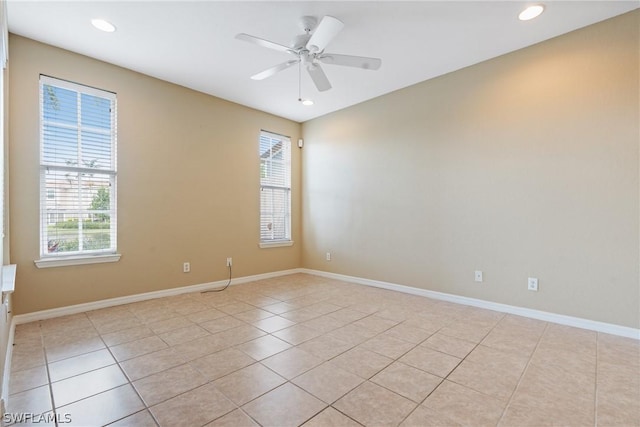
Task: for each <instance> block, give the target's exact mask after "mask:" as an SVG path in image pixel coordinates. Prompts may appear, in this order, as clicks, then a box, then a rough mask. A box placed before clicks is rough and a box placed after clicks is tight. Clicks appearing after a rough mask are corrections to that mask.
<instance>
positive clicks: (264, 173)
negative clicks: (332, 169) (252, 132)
mask: <svg viewBox="0 0 640 427" xmlns="http://www.w3.org/2000/svg"><path fill="white" fill-rule="evenodd" d="M290 241H291V141H290V140H289V138H288V137H286V136H282V135H276V134H273V133H269V132H265V131H262V132H260V242H261V243H264V244H276V243H288V242H290Z"/></svg>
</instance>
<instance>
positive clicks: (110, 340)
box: [102, 326, 153, 347]
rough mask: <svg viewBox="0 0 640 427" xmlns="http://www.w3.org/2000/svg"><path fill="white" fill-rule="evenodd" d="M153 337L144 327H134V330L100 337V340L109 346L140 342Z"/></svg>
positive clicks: (124, 330)
mask: <svg viewBox="0 0 640 427" xmlns="http://www.w3.org/2000/svg"><path fill="white" fill-rule="evenodd" d="M152 335H153V331H152V330H151V329H149V328H148V327H146V326H136V327H134V328H129V329H123V330H121V331H117V332H111V333H108V334H104V335H102V339H103V340H104V342H105V343H106V344H107V345H108V346H109V347H113V346H116V345H118V344H124V343H127V342H131V341H136V340H140V339H142V338H147V337H150V336H152Z"/></svg>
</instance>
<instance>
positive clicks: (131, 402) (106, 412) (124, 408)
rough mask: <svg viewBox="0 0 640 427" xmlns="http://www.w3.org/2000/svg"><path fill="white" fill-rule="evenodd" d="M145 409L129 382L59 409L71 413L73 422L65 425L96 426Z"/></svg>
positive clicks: (64, 412) (62, 412) (60, 411)
mask: <svg viewBox="0 0 640 427" xmlns="http://www.w3.org/2000/svg"><path fill="white" fill-rule="evenodd" d="M142 409H144V404H143V403H142V401H141V400H140V398H139V397H138V395H137V394H136V392H135V391H134V390H133V387H131V385H129V384H125V385H122V386H120V387H117V388H114V389H111V390H108V391H105V392H103V393H100V394H97V395H95V396H92V397H89V398H87V399H82V400H79V401H77V402H75V403H72V404H71V405H67V406H63V407H62V408H60V409H58V413H61V414H69V415H70V417H71V422H70V423H69V424H64V425H65V426H83V427H86V426H96V425H105V424H109V423H111V422H113V421H117V420H119V419H121V418H124V417H126V416H128V415H131V414H134V413H136V412H138V411H140V410H142Z"/></svg>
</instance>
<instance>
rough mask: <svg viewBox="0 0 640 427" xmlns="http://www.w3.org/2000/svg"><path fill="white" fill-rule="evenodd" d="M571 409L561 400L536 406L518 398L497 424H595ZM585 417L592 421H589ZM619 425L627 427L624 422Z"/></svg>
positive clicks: (571, 426) (579, 426) (535, 426)
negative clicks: (553, 403)
mask: <svg viewBox="0 0 640 427" xmlns="http://www.w3.org/2000/svg"><path fill="white" fill-rule="evenodd" d="M573 411H574V409H573V408H567V407H563V404H562V402H561V401H559V402H558V404H557V405H551V406H549V405H544V406H537V405H536V404H535V403H533V402H524V401H521V400H519V401H514V402H512V403H511V404H510V405H509V406H508V407H507V409H506V411H505V413H504V415H503V417H502V419H501V420H500V424H499V425H500V426H501V427H510V426H513V427H521V426H527V427H547V426H548V427H552V426H554V427H555V426H566V427H583V426H587V425H595V424H594V421H593V417H592V416H591V415H588V414H587V416H586V417H585V414H581V413H578V412H573ZM587 419H591V420H592V421H591V422H590V423H589V422H588V421H587ZM598 425H600V424H598ZM605 425H606V424H605ZM621 425H622V426H625V427H627V426H626V425H624V424H621ZM632 425H633V424H632Z"/></svg>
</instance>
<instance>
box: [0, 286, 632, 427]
mask: <svg viewBox="0 0 640 427" xmlns="http://www.w3.org/2000/svg"><path fill="white" fill-rule="evenodd" d="M285 301H286V302H285ZM223 307H225V308H224V310H226V311H227V313H225V312H224V311H221V310H220V308H223ZM283 313H287V314H286V315H285V316H279V314H283ZM267 316H268V317H267ZM285 317H288V318H289V319H290V320H288V319H286V318H285ZM292 320H293V321H292ZM296 322H301V323H296ZM398 322H400V323H399V324H396V323H398ZM205 326H206V328H205ZM152 328H153V330H152ZM154 331H155V332H154ZM156 333H157V334H159V335H156ZM267 333H270V334H272V335H266V334H267ZM99 334H101V335H99ZM374 335H375V336H374ZM338 337H340V339H339V338H338ZM363 338H364V339H363ZM103 340H104V341H103ZM145 340H146V341H145ZM345 340H346V341H345ZM165 341H166V342H165ZM478 343H479V344H478ZM104 344H106V345H108V346H109V347H110V348H111V349H115V350H114V353H116V354H118V357H119V358H120V359H121V360H123V361H122V363H121V365H122V369H123V371H124V373H125V375H126V376H128V377H130V378H132V379H133V381H135V382H136V385H137V386H140V388H141V390H143V391H142V394H143V395H144V396H145V398H146V399H148V400H149V401H150V402H151V403H154V402H159V401H160V400H163V399H167V400H164V401H163V402H162V403H167V402H169V401H171V400H173V399H177V398H179V397H180V396H183V395H185V394H188V393H191V392H194V391H195V389H194V387H196V388H201V387H202V385H201V384H202V383H203V382H204V381H215V384H208V386H211V387H212V388H213V389H216V388H215V386H216V384H218V385H222V386H223V387H226V389H225V390H226V392H227V393H229V394H231V395H234V393H235V399H236V400H238V401H239V402H241V404H245V403H248V405H247V406H249V405H252V404H253V402H257V401H264V402H267V401H268V399H267V397H266V396H267V394H268V395H269V398H270V399H271V400H273V401H275V400H276V399H274V398H273V396H277V395H278V393H277V392H276V391H277V390H279V389H278V387H280V386H281V385H282V384H285V383H286V379H285V378H281V376H279V375H278V374H276V373H275V372H274V371H273V370H271V369H270V368H267V367H266V364H267V363H270V364H271V365H272V367H273V368H274V369H277V370H280V371H281V373H282V375H286V376H287V378H290V379H291V382H292V383H294V384H296V383H297V385H294V384H291V383H287V385H286V386H285V387H281V388H282V389H289V390H294V391H295V390H300V392H296V393H295V394H299V395H300V394H301V393H302V394H301V395H302V396H304V395H305V392H306V393H309V395H310V396H314V397H313V398H319V399H320V400H323V399H324V400H326V402H324V403H323V405H326V404H327V403H328V402H331V401H334V400H335V399H338V400H337V401H335V403H336V405H337V404H338V402H341V401H342V402H345V401H346V398H347V397H349V396H351V397H353V396H357V395H358V394H357V393H356V391H358V389H360V390H361V391H362V390H363V389H364V388H369V389H371V387H373V388H374V389H375V388H376V387H378V388H380V389H382V390H383V391H385V392H386V393H391V395H392V396H397V397H398V398H400V399H403V398H404V397H408V398H410V399H414V400H415V401H413V402H412V404H414V405H415V404H416V402H418V401H420V399H421V398H423V396H425V393H427V394H428V389H429V388H433V385H432V384H430V381H429V380H431V379H434V381H440V379H435V377H434V375H436V376H444V375H446V374H447V373H448V372H449V370H450V368H451V365H452V364H454V362H456V361H458V360H459V359H461V358H464V359H465V360H464V361H463V362H462V363H460V364H458V365H457V366H456V367H455V369H454V370H453V371H452V372H450V373H449V376H448V377H447V380H446V381H445V382H443V383H441V384H440V385H439V386H438V387H437V388H436V389H435V390H433V391H432V392H431V394H430V395H428V396H427V397H426V399H425V400H424V402H423V404H421V405H420V406H418V407H417V408H416V409H415V410H412V411H411V413H410V414H409V413H407V415H408V416H407V417H406V418H402V419H400V418H399V417H398V420H397V422H396V423H395V424H397V423H403V424H402V425H404V426H413V425H415V426H420V427H422V426H429V425H439V426H448V425H452V426H453V425H456V422H457V423H460V424H467V425H469V424H471V425H474V426H476V425H495V424H496V422H497V421H496V416H497V415H496V414H498V412H499V410H501V406H502V405H505V404H506V402H507V401H508V400H507V399H508V398H509V397H511V400H510V401H509V402H510V404H509V407H508V408H505V409H504V416H503V417H502V418H501V419H500V421H499V424H500V425H501V426H510V425H514V426H522V425H530V426H546V425H550V426H551V425H563V426H565V425H566V426H574V425H575V426H584V425H598V426H608V425H612V426H622V425H624V426H625V427H626V426H627V425H628V426H632V425H634V426H640V403H638V402H640V343H639V342H638V341H637V340H632V339H626V338H621V337H616V336H611V335H607V334H602V333H595V332H593V331H588V330H582V329H577V328H573V327H568V326H563V325H557V324H548V323H546V322H542V321H538V320H534V319H527V318H523V317H519V316H513V315H504V314H502V313H497V312H493V311H490V310H484V309H479V308H474V307H468V306H461V305H457V304H453V303H448V302H443V301H435V300H429V299H427V298H421V297H417V296H413V295H407V294H401V293H397V292H393V291H389V290H383V289H375V288H368V287H363V286H360V285H356V284H352V283H346V282H341V281H336V280H333V279H326V278H321V277H315V276H310V275H305V274H295V275H290V276H285V277H278V278H272V279H265V280H261V281H256V282H253V283H247V284H244V285H242V286H236V287H232V288H230V289H228V290H227V291H226V292H224V293H217V294H201V293H199V292H195V293H190V294H183V295H179V296H174V297H167V298H159V299H154V300H148V301H142V302H139V303H134V304H128V305H124V306H119V307H110V308H106V309H100V310H95V311H92V312H88V313H80V314H76V315H71V316H64V317H61V318H56V319H48V320H46V321H42V322H32V323H30V324H23V325H18V326H16V330H15V336H14V346H13V348H12V350H13V351H12V353H13V354H12V366H11V381H10V393H11V396H10V399H9V402H8V409H9V410H10V411H18V410H22V411H23V412H28V413H39V412H40V413H44V414H45V415H46V414H49V415H51V416H53V412H51V407H52V405H53V402H52V401H51V396H50V391H49V390H50V388H49V385H48V384H47V378H46V369H47V368H48V369H49V374H50V376H51V378H52V380H53V381H54V383H53V385H52V387H53V388H54V390H55V393H56V394H57V395H59V396H60V395H61V393H62V394H65V393H66V394H65V396H66V397H62V398H61V399H60V402H61V403H66V402H67V401H69V400H73V399H80V398H81V397H84V396H86V395H87V394H91V393H97V394H93V395H92V396H90V397H86V398H82V399H81V400H77V401H76V402H75V403H71V404H68V405H64V406H63V407H61V408H59V409H60V411H59V412H60V413H61V414H62V415H64V413H63V412H64V411H66V410H67V409H72V410H73V415H74V417H73V418H72V420H73V423H72V425H87V424H90V425H101V424H106V423H111V422H116V423H117V424H114V425H136V426H137V425H142V426H144V425H154V424H155V421H154V419H153V417H151V414H150V413H149V412H148V411H146V410H145V409H144V404H143V403H142V402H141V400H140V399H138V397H137V394H136V393H135V392H134V391H135V390H132V389H131V387H130V385H128V384H123V385H120V386H115V388H112V389H110V390H107V391H102V392H100V391H101V390H106V388H108V387H112V386H114V384H119V383H120V382H119V381H121V380H122V377H121V376H122V374H120V376H119V378H120V380H117V381H115V382H113V381H112V380H113V378H111V377H110V376H109V375H106V376H105V381H99V380H98V379H97V377H99V376H101V373H105V372H106V373H108V372H111V371H113V372H116V370H117V369H118V365H117V364H116V362H115V359H114V357H113V356H112V355H111V353H110V351H109V349H107V348H105V345H104ZM167 345H171V347H167ZM290 345H296V346H297V347H296V348H291V347H290ZM43 346H44V347H43ZM44 348H46V354H47V356H48V359H49V360H48V363H49V365H48V367H45V357H44V356H45V350H44ZM241 349H242V350H243V351H241ZM470 350H471V352H469V351H470ZM278 351H280V353H276V352H278ZM245 352H246V353H245ZM287 352H288V354H289V356H290V357H285V356H281V355H282V354H284V353H287ZM292 355H293V356H292ZM295 355H297V356H298V357H294V356H295ZM251 356H253V357H251ZM128 357H131V359H126V358H128ZM254 357H255V358H257V359H261V358H262V361H263V362H265V365H262V364H261V363H257V362H256V360H255V359H254ZM278 357H279V358H278ZM125 359H126V360H125ZM394 359H399V360H402V362H400V361H399V360H396V361H395V362H394ZM267 360H270V362H267ZM404 362H406V363H409V364H411V365H407V366H405V365H403V363H404ZM184 363H188V364H187V365H184ZM243 371H244V372H243ZM596 374H597V375H596ZM116 376H118V375H116ZM345 376H346V377H347V378H351V379H352V380H353V384H352V383H350V382H349V381H348V380H345V379H344V378H343V379H342V380H341V378H342V377H345ZM356 376H357V377H356ZM190 379H194V381H193V382H192V381H190ZM366 379H369V382H365V383H363V384H360V383H361V382H363V381H364V380H366ZM596 382H597V384H596ZM374 383H375V384H374ZM357 384H360V385H357ZM366 384H369V385H367V386H366V387H365V385H366ZM516 384H517V387H516ZM144 387H146V389H145V388H144ZM351 387H356V388H354V389H350V388H351ZM343 388H345V389H346V390H343ZM63 389H65V390H66V391H64V392H63V391H62V390H63ZM303 389H304V391H302V390H303ZM514 389H515V392H513V393H512V391H513V390H514ZM207 390H208V389H207ZM349 390H350V391H349ZM218 391H219V392H221V391H220V390H218ZM365 391H366V390H365ZM74 393H75V394H74ZM178 393H181V394H178ZM344 393H347V394H344ZM596 393H597V395H596ZM285 394H286V393H285ZM360 394H361V395H362V396H366V395H367V393H360ZM154 396H155V397H154ZM261 396H263V397H264V400H263V399H262V397H261ZM336 396H337V397H336ZM340 396H342V397H340ZM192 397H193V396H192ZM313 398H312V399H313ZM65 399H66V400H65ZM254 399H256V400H254ZM191 400H193V399H191ZM195 400H197V399H195ZM252 400H253V402H250V401H252ZM294 400H295V399H294ZM355 400H357V399H355ZM365 400H366V399H365ZM224 401H226V402H227V404H229V405H231V406H229V407H228V408H226V409H224V410H220V411H218V410H216V411H214V412H215V414H210V412H208V411H209V409H210V408H209V407H206V404H203V405H205V407H204V409H203V410H202V413H205V414H207V413H208V414H209V415H204V416H203V417H204V418H206V421H202V420H201V421H202V423H203V424H204V423H210V424H211V425H229V423H231V425H234V426H236V425H240V426H242V425H247V426H249V425H256V424H257V423H254V421H255V420H252V419H251V418H250V417H249V416H248V415H247V414H246V413H244V412H242V410H241V409H238V408H237V405H235V404H233V402H229V401H228V400H226V399H224V398H223V400H222V402H224ZM380 401H384V399H378V400H376V402H377V404H378V406H380V403H379V402H380ZM401 401H403V400H401ZM60 402H58V404H60ZM114 402H115V403H114ZM360 403H361V402H360ZM405 403H406V402H405ZM385 404H386V403H385ZM185 405H186V404H184V405H183V404H181V405H180V406H185ZM190 405H192V406H189V405H186V406H185V407H190V408H191V410H192V411H193V413H190V414H189V415H193V416H194V417H196V418H197V417H199V416H201V414H199V413H197V411H198V409H196V410H195V411H194V410H193V408H197V407H198V403H197V402H196V403H193V402H192V403H190ZM269 405H271V403H269ZM158 406H160V405H156V407H158ZM223 406H224V405H223ZM361 406H363V407H366V404H362V405H361ZM47 408H48V409H47ZM396 409H397V408H396ZM277 410H279V409H277ZM277 410H276V411H277ZM376 410H379V408H377V409H372V410H365V412H367V414H366V416H370V417H371V420H373V421H371V422H370V424H373V425H384V424H385V423H384V421H382V422H381V421H380V420H379V419H376V418H375V417H374V416H373V415H372V414H375V413H376V412H375V411H376ZM42 411H44V412H42ZM292 414H293V413H287V414H285V415H283V416H282V419H284V420H287V419H289V420H290V419H291V418H290V417H289V418H287V415H292ZM70 415H71V414H70ZM178 415H179V414H178ZM347 415H348V414H344V413H341V412H339V411H338V410H336V409H334V408H326V409H325V410H323V411H321V412H320V413H318V414H316V415H314V416H313V418H312V419H311V420H308V421H307V420H303V421H300V422H307V423H308V425H312V426H313V425H323V426H325V425H326V426H331V425H354V423H356V421H355V420H354V419H352V418H349V416H347ZM387 415H388V414H387ZM167 416H168V418H167V419H168V420H169V422H168V424H170V423H171V417H173V416H175V414H171V415H167ZM179 416H181V415H179ZM385 416H386V415H385ZM273 417H274V419H281V416H280V415H275V416H273ZM176 419H177V418H176ZM265 419H266V418H265ZM199 422H200V421H198V420H197V419H196V423H199ZM265 422H266V421H265ZM356 424H357V423H356ZM391 424H393V423H391ZM34 425H47V424H46V423H45V424H34ZM196 425H197V424H196Z"/></svg>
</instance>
